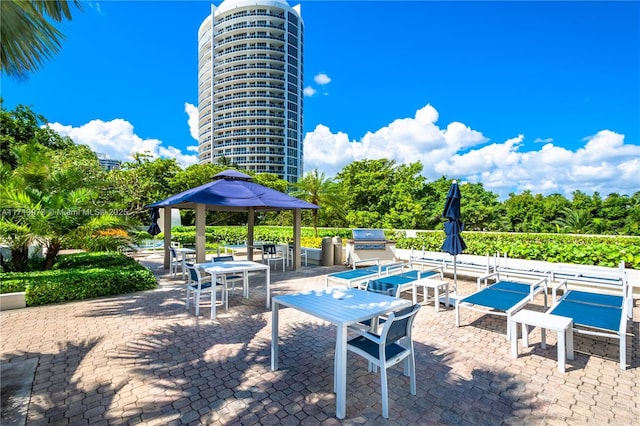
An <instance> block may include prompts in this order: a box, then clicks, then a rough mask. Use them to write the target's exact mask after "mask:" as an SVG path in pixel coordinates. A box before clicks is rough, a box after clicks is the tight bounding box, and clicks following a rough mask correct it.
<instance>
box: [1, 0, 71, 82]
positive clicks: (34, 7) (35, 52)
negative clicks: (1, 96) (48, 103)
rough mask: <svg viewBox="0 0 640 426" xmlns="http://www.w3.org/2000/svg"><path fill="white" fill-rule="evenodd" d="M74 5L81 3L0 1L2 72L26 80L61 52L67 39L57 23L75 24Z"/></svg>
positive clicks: (37, 0) (51, 0)
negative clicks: (63, 40)
mask: <svg viewBox="0 0 640 426" xmlns="http://www.w3.org/2000/svg"><path fill="white" fill-rule="evenodd" d="M71 4H73V5H74V6H75V7H77V8H78V9H79V10H82V5H81V4H80V1H79V0H72V1H68V0H31V1H25V0H2V1H0V39H2V50H1V51H0V57H1V68H0V69H1V70H2V71H4V72H5V73H6V74H7V75H8V76H10V77H13V78H16V79H18V80H24V79H26V78H27V76H28V74H29V73H31V72H33V71H36V70H37V69H38V68H40V67H41V66H42V65H43V64H44V62H45V61H47V60H50V59H51V58H52V57H53V56H54V55H55V54H57V53H58V52H59V51H60V47H61V41H62V39H63V38H64V35H63V34H62V32H61V31H60V30H58V29H57V28H56V27H55V25H54V23H53V22H51V21H54V22H62V20H63V19H68V20H71Z"/></svg>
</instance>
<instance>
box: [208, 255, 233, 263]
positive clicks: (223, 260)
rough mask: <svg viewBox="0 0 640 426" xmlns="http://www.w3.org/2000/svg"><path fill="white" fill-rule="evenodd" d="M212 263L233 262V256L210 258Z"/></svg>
mask: <svg viewBox="0 0 640 426" xmlns="http://www.w3.org/2000/svg"><path fill="white" fill-rule="evenodd" d="M211 260H212V261H214V262H230V261H233V255H228V256H215V257H212V258H211Z"/></svg>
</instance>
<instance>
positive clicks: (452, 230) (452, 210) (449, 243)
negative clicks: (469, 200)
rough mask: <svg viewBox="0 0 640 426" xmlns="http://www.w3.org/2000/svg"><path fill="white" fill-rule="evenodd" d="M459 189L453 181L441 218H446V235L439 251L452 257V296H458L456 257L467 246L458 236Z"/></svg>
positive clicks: (460, 226)
mask: <svg viewBox="0 0 640 426" xmlns="http://www.w3.org/2000/svg"><path fill="white" fill-rule="evenodd" d="M461 198H462V197H461V195H460V188H458V182H457V181H455V180H454V181H453V182H452V183H451V187H449V192H448V193H447V199H446V200H445V203H444V211H443V212H442V217H444V218H447V219H448V220H447V222H445V224H444V233H445V234H446V235H447V236H446V238H445V240H444V243H443V244H442V248H441V250H442V251H444V252H447V253H449V254H451V255H453V289H454V290H453V291H454V294H455V295H457V294H458V274H457V271H456V256H457V255H459V254H460V253H462V252H463V251H464V250H465V249H466V248H467V245H466V244H465V243H464V240H463V239H462V236H461V235H460V234H461V233H462V231H463V230H464V224H463V223H462V222H461V221H460V199H461Z"/></svg>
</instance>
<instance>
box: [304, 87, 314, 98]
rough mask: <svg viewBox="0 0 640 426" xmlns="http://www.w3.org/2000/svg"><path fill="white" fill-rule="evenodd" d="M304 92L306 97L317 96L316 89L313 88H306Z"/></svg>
mask: <svg viewBox="0 0 640 426" xmlns="http://www.w3.org/2000/svg"><path fill="white" fill-rule="evenodd" d="M302 92H303V93H304V95H305V96H313V95H315V94H316V89H314V88H313V87H311V86H307V87H305V88H304V90H303V91H302Z"/></svg>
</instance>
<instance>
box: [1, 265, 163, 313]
mask: <svg viewBox="0 0 640 426" xmlns="http://www.w3.org/2000/svg"><path fill="white" fill-rule="evenodd" d="M156 285H157V284H156V278H155V276H154V275H153V273H152V272H151V271H150V270H148V269H147V268H145V267H144V266H142V265H140V264H139V263H137V262H136V261H135V260H133V259H131V258H128V257H127V256H124V255H122V254H119V253H79V254H70V255H64V256H60V259H59V261H58V262H57V263H56V265H54V269H52V270H49V271H38V272H28V273H27V272H20V273H8V274H1V275H0V293H11V292H17V291H24V292H25V299H26V303H27V306H36V305H46V304H50V303H59V302H69V301H73V300H83V299H88V298H93V297H104V296H115V295H119V294H125V293H132V292H136V291H142V290H151V289H154V288H156Z"/></svg>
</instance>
